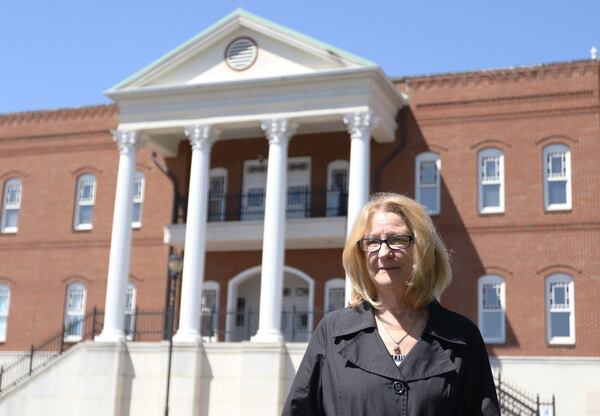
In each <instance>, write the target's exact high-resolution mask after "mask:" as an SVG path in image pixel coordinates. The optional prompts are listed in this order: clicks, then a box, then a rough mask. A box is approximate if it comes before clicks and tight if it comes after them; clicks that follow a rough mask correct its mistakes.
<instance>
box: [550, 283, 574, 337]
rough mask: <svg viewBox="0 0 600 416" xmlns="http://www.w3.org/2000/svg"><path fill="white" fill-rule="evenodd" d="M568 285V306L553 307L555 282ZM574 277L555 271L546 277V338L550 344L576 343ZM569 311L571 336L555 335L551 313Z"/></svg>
mask: <svg viewBox="0 0 600 416" xmlns="http://www.w3.org/2000/svg"><path fill="white" fill-rule="evenodd" d="M557 283H560V284H564V285H566V286H567V292H568V293H567V301H568V307H567V308H553V307H552V305H551V300H552V299H551V296H552V294H551V290H552V286H553V285H554V284H557ZM574 286H575V285H574V284H573V278H572V277H571V276H569V275H568V274H564V273H555V274H551V275H549V276H548V277H546V340H547V341H548V344H550V345H573V344H575V290H574ZM560 312H569V333H570V334H569V336H566V337H565V336H562V337H561V336H553V334H552V325H551V322H552V321H551V315H552V313H560Z"/></svg>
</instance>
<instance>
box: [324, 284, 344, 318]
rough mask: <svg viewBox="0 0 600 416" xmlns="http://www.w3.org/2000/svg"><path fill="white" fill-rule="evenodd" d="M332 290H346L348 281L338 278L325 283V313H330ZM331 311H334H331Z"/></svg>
mask: <svg viewBox="0 0 600 416" xmlns="http://www.w3.org/2000/svg"><path fill="white" fill-rule="evenodd" d="M331 289H342V290H346V280H345V279H341V278H339V277H338V278H333V279H329V280H328V281H326V282H325V296H324V299H323V309H324V311H323V313H327V312H330V309H329V291H330V290H331ZM331 310H333V309H331Z"/></svg>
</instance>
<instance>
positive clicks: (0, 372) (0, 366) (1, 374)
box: [0, 365, 4, 392]
mask: <svg viewBox="0 0 600 416" xmlns="http://www.w3.org/2000/svg"><path fill="white" fill-rule="evenodd" d="M3 375H4V366H3V365H0V392H1V391H2V376H3Z"/></svg>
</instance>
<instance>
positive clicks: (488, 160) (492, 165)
mask: <svg viewBox="0 0 600 416" xmlns="http://www.w3.org/2000/svg"><path fill="white" fill-rule="evenodd" d="M498 167H499V164H498V157H497V156H490V157H484V158H483V179H484V180H498V178H499V176H500V174H499V169H498Z"/></svg>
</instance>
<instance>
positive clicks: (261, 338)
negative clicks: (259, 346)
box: [250, 329, 283, 343]
mask: <svg viewBox="0 0 600 416" xmlns="http://www.w3.org/2000/svg"><path fill="white" fill-rule="evenodd" d="M250 342H271V343H273V342H276V343H283V334H282V333H281V331H277V330H263V331H261V330H260V329H259V330H258V332H257V333H256V335H254V336H253V337H250Z"/></svg>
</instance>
